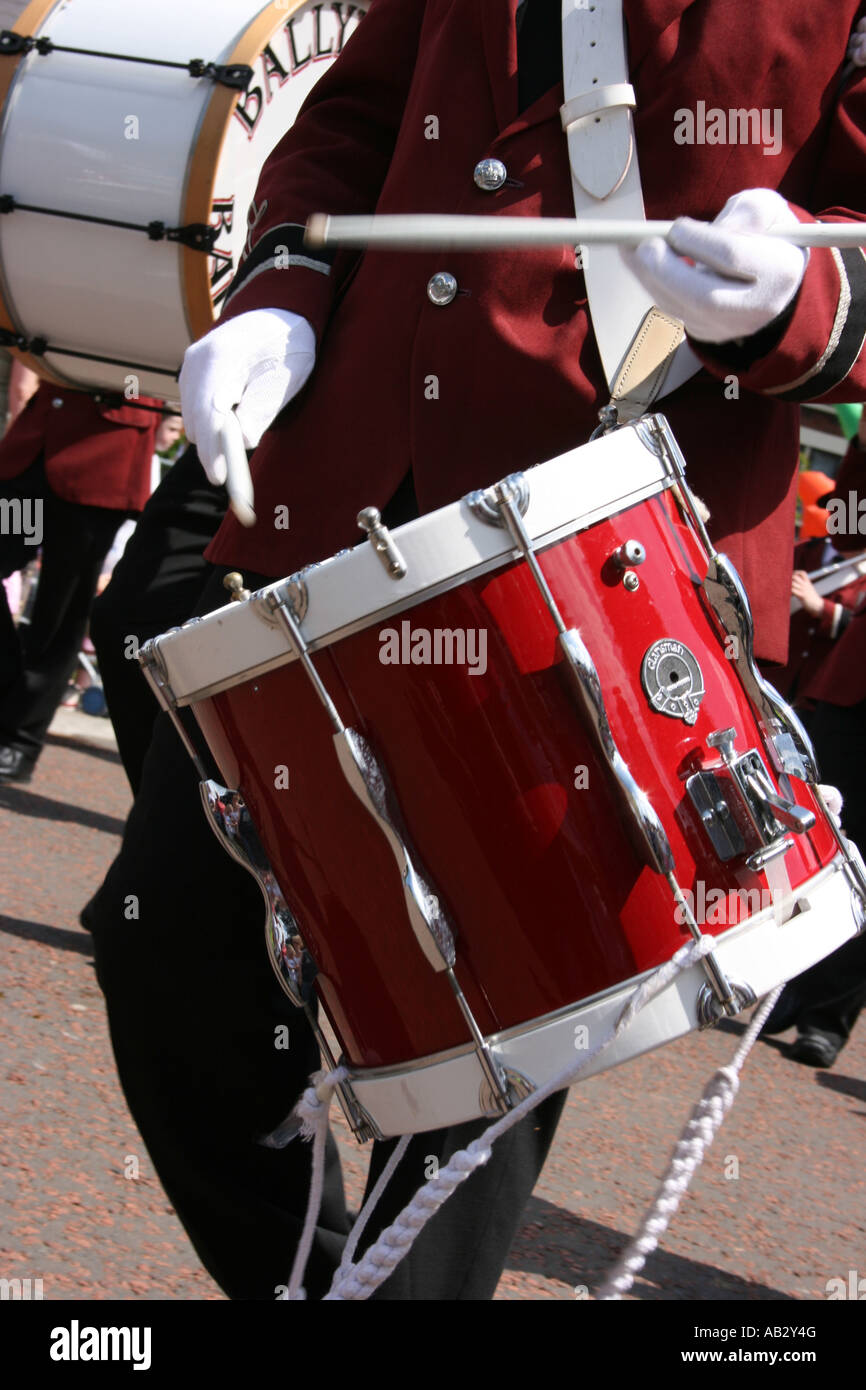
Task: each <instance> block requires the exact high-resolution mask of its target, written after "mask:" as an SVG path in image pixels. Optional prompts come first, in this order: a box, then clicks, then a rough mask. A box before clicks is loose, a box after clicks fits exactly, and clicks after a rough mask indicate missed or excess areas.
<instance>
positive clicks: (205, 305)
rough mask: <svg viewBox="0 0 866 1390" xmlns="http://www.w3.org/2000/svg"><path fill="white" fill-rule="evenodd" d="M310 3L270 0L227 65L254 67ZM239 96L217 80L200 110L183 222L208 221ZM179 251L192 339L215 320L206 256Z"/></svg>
mask: <svg viewBox="0 0 866 1390" xmlns="http://www.w3.org/2000/svg"><path fill="white" fill-rule="evenodd" d="M308 4H310V0H282V2H281V0H269V3H268V4H266V5H265V7H264V8H263V9H262V10H260V11H259V13H258V14H257V15H255V16H254V17H253V18H252V19H251V20H250V21H249V23H248V25H247V27H246V29H244V30H243V32H242V33H241V34H240V36H239V37H238V39H237V42H236V43H235V46H234V48H233V49H232V52H231V53H230V54H229V55H228V56H227V57H226V60H225V64H226V66H233V65H235V64H237V63H248V64H250V65H252V63H253V61H254V60H255V59H256V58H258V57H259V55H260V54H261V52H262V50H263V49H264V48H265V47H266V46H267V45H268V44H269V43H270V42H271V40H272V39H273V37H274V36H275V34H277V33H278V32H279V30H280V29H282V28H284V27H285V25H286V24H287V23H288V21H289V20H290V19H291V18H292V17H293V15H295V14H296V13H297V11H298V10H300V9H303V7H304V6H305V5H308ZM241 95H242V93H240V92H235V91H232V90H231V89H230V88H228V87H223V86H220V85H219V84H217V85H216V86H215V88H214V91H213V93H212V94H211V98H210V101H209V102H207V104H206V105H205V107H204V110H203V111H202V113H201V117H200V119H199V124H198V128H197V130H196V132H195V135H194V137H193V141H192V145H191V151H190V156H189V161H188V164H187V176H186V186H185V188H184V202H183V223H184V226H189V225H190V224H191V223H197V222H201V223H204V224H206V225H208V224H209V223H210V220H211V216H212V215H213V195H214V188H215V186H216V177H217V174H218V172H219V166H220V161H221V159H222V157H223V150H224V149H225V143H226V140H227V138H228V133H229V127H230V124H231V119H232V116H233V115H234V111H235V107H236V106H237V104H238V102H239V101H240V98H241ZM292 124H294V122H292ZM181 249H182V256H181V284H182V286H183V307H184V313H185V315H186V323H187V329H188V331H189V335H190V341H191V342H196V341H197V340H198V339H199V338H201V337H202V336H203V335H204V334H205V333H207V332H208V331H209V330H210V329H211V328H213V326H214V323H215V322H216V318H215V316H214V312H213V302H212V300H211V294H210V257H209V256H203V255H202V254H201V252H200V251H196V250H194V248H192V247H190V246H184V247H182V248H181Z"/></svg>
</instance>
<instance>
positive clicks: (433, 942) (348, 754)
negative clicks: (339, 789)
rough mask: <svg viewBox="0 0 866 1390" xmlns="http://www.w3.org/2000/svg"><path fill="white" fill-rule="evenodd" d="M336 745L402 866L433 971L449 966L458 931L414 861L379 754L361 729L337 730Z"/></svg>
mask: <svg viewBox="0 0 866 1390" xmlns="http://www.w3.org/2000/svg"><path fill="white" fill-rule="evenodd" d="M334 748H335V749H336V753H337V760H338V762H339V764H340V767H341V768H342V770H343V776H344V777H345V779H346V781H347V782H348V783H349V786H350V787H351V788H352V791H353V792H354V793H355V795H356V796H357V798H358V800H359V801H360V802H361V804H362V806H363V807H364V809H365V810H366V811H368V812H369V813H370V815H371V816H372V817H373V819H374V820H375V821H376V824H377V825H378V827H379V829H380V830H381V832H382V834H383V835H384V837H385V839H386V840H387V841H388V844H389V846H390V848H391V852H392V854H393V855H394V858H395V859H396V861H397V867H398V868H399V870H400V879H401V882H402V884H403V898H404V901H405V904H406V915H407V916H408V918H409V922H410V924H411V927H412V930H413V932H414V933H415V937H416V940H417V942H418V945H419V946H420V947H421V950H422V951H423V952H424V955H425V956H426V957H427V960H428V962H429V964H430V965H431V966H432V967H433V969H434V970H437V971H440V970H449V969H451V967H452V966H453V965H454V962H455V960H456V951H455V946H454V934H453V932H452V931H451V928H450V927H449V925H448V922H447V920H446V918H445V914H444V912H443V911H442V908H441V907H440V905H439V899H438V898H437V897H436V895H435V894H434V893H433V891H432V889H431V888H430V887H429V885H428V884H427V883H426V882H425V880H424V878H422V876H421V874H419V872H418V870H417V869H416V868H415V865H414V864H413V863H412V856H411V854H410V853H409V847H408V845H407V844H406V841H405V840H404V838H403V836H402V835H401V834H400V832H399V830H398V829H397V826H396V824H395V818H394V814H393V812H392V809H391V806H390V804H389V803H390V802H391V796H390V788H389V787H388V785H387V783H386V781H385V775H384V773H383V771H382V768H381V767H380V765H379V763H378V761H377V759H376V755H375V753H374V752H373V750H372V748H371V747H370V745H369V743H368V742H367V740H366V739H365V738H364V737H363V736H362V735H361V734H359V733H358V732H357V730H356V729H350V728H347V727H344V728H343V729H341V730H340V731H338V732H337V733H335V734H334Z"/></svg>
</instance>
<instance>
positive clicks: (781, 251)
mask: <svg viewBox="0 0 866 1390" xmlns="http://www.w3.org/2000/svg"><path fill="white" fill-rule="evenodd" d="M799 226H800V223H799V220H798V219H797V217H795V215H794V213H793V212H792V211H791V209H790V208H789V206H788V204H787V203H786V202H785V199H784V198H782V197H781V196H780V194H778V193H775V192H773V190H772V189H769V188H749V189H746V191H745V192H743V193H737V194H735V196H734V197H733V198H729V199H728V201H727V202H726V203H725V206H724V207H723V208H722V211H721V212H720V213H719V215H718V217H717V218H716V219H715V221H714V222H709V223H707V222H697V221H695V220H694V218H691V217H679V218H677V220H676V221H675V223H674V225H673V229H672V230H671V233H670V236H669V238H668V240H667V241H663V240H662V239H661V237H652V238H650V239H649V240H647V241H644V242H642V243H641V244H640V245H639V246H637V247H636V248H635V249H634V250H633V251H630V250H624V251H623V253H622V254H623V256H624V257H625V258H626V261H627V263H628V265H629V266H630V268H631V269H632V270H633V272H634V274H635V275H636V276H637V277H638V279H639V280H640V281H641V283H642V285H643V286H644V288H645V289H646V290H647V291H648V292H649V293H650V294H651V295H652V296H653V300H654V301H655V303H656V304H657V305H658V307H659V308H660V309H663V310H664V311H665V313H668V314H672V315H673V317H674V318H678V319H681V320H682V322H683V323H684V325H685V328H686V332H687V333H688V334H689V335H690V336H691V337H693V338H695V339H697V340H698V341H700V342H706V343H724V342H729V341H730V340H731V339H734V338H747V337H750V336H751V335H752V334H753V333H758V332H760V330H761V329H762V328H766V327H767V326H768V324H770V323H772V322H773V320H774V319H776V318H778V317H779V315H780V314H781V313H783V312H784V310H785V309H787V308H788V306H789V305H790V303H791V301H792V300H793V298H794V296H795V295H796V293H797V291H798V290H799V288H800V285H801V283H802V280H803V275H804V273H805V270H806V266H807V264H808V260H809V252H808V250H807V249H806V248H805V247H800V246H793V245H792V244H791V243H790V242H787V241H784V240H782V239H781V238H779V237H778V236H769V235H767V233H768V232H769V230H770V229H771V228H774V229H777V230H778V229H780V228H786V227H792V228H793V227H799ZM692 262H693V264H692Z"/></svg>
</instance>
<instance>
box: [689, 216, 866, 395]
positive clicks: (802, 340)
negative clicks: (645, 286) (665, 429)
mask: <svg viewBox="0 0 866 1390" xmlns="http://www.w3.org/2000/svg"><path fill="white" fill-rule="evenodd" d="M790 206H791V210H792V212H794V213H795V214H796V216H797V217H798V218H799V220H800V221H801V222H803V223H813V222H816V221H818V219H817V218H814V217H811V216H810V215H809V213H807V212H804V211H803V209H802V208H798V207H796V206H795V205H790ZM864 337H866V257H864V253H863V250H862V248H860V247H853V248H846V249H842V250H840V249H837V248H836V247H817V246H813V247H812V249H811V251H810V253H809V263H808V265H807V266H806V270H805V273H804V275H803V280H802V283H801V285H800V289H799V291H798V293H797V295H796V296H795V298H794V300H793V302H792V303H791V304H790V305H789V306H788V308H787V309H786V310H785V311H784V313H783V314H782V315H780V317H779V318H778V319H776V320H774V322H773V323H772V324H770V325H768V327H767V328H764V329H762V330H761V332H760V333H756V334H754V335H752V337H750V338H745V339H742V340H738V341H736V342H731V343H722V344H711V343H694V342H693V343H692V346H693V348H694V350H695V352H696V354H697V355H698V356H699V357H700V358H701V360H702V361H703V362H704V364H705V365H706V366H707V367H708V368H709V369H710V370H711V371H713V372H714V373H715V374H717V375H724V374H726V373H729V372H731V371H734V372H736V373H737V375H738V376H739V378H740V384H741V385H742V386H743V387H745V388H746V389H747V390H750V391H757V392H760V393H762V394H764V395H768V396H773V397H775V398H777V399H778V400H783V401H803V400H816V399H818V398H819V397H821V396H825V395H827V394H828V393H830V392H833V391H835V390H836V388H838V387H840V386H841V385H842V383H843V382H844V381H845V379H846V377H847V376H848V374H849V372H850V371H851V369H852V368H853V367H854V365H855V363H856V362H857V360H858V357H859V356H860V351H861V348H862V346H863V340H864ZM840 399H845V397H844V395H843V396H841V397H840Z"/></svg>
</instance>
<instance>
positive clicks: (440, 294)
mask: <svg viewBox="0 0 866 1390" xmlns="http://www.w3.org/2000/svg"><path fill="white" fill-rule="evenodd" d="M456 294H457V281H456V280H455V279H454V276H453V275H449V274H448V271H447V270H440V271H438V272H437V274H436V275H434V276H433V277H432V279H430V280H428V281H427V298H428V299H429V300H430V303H431V304H438V305H440V306H444V305H445V304H450V303H451V301H452V299H454V297H455V295H456Z"/></svg>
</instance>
